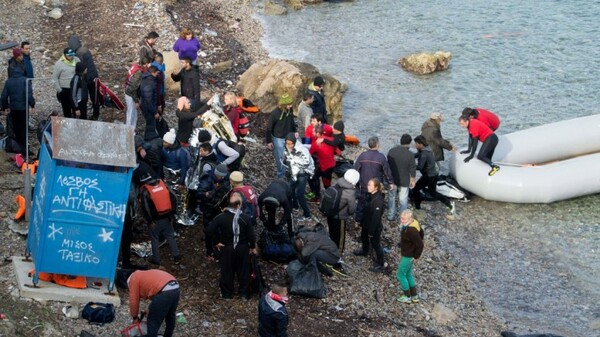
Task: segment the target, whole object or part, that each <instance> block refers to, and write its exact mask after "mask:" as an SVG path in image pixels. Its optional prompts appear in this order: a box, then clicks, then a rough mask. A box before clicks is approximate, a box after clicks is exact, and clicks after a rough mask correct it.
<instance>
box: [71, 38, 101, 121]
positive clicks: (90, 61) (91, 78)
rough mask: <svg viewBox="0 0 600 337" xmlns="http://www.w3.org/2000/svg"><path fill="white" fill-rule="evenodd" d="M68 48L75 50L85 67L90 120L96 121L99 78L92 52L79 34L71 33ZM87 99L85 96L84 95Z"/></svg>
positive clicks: (98, 102) (98, 101)
mask: <svg viewBox="0 0 600 337" xmlns="http://www.w3.org/2000/svg"><path fill="white" fill-rule="evenodd" d="M68 44H69V48H71V49H73V50H74V51H75V54H76V55H77V57H78V58H79V59H80V60H81V62H82V63H83V65H84V66H85V69H86V74H85V82H86V84H87V89H88V90H87V92H88V94H89V99H90V100H91V101H92V120H95V121H97V120H98V118H99V117H100V97H99V95H100V93H99V92H98V85H97V83H96V81H97V80H98V78H99V75H98V69H97V68H96V64H95V63H94V57H93V56H92V52H90V50H89V49H88V48H87V47H85V46H83V45H82V44H81V40H79V36H77V35H71V37H69V40H68ZM86 101H87V97H86Z"/></svg>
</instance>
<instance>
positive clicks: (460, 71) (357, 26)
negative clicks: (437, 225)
mask: <svg viewBox="0 0 600 337" xmlns="http://www.w3.org/2000/svg"><path fill="white" fill-rule="evenodd" d="M261 20H262V21H263V23H264V25H265V30H266V34H265V37H264V39H263V44H264V46H265V47H266V48H267V49H268V51H269V53H270V55H271V56H272V57H277V58H284V59H293V60H298V61H303V62H307V63H311V64H313V65H315V66H317V68H319V69H320V71H321V72H324V73H328V74H331V75H333V76H335V77H336V78H337V79H339V80H340V81H342V82H344V83H346V84H347V85H348V89H349V90H348V92H347V93H346V94H345V96H344V104H343V108H344V111H343V113H344V121H345V124H346V133H347V134H355V135H357V136H358V137H359V138H360V140H361V141H362V142H363V143H364V142H365V141H366V139H367V138H368V137H370V136H372V135H377V136H379V138H380V140H381V146H382V150H383V151H384V152H387V150H388V149H389V148H390V147H392V146H393V145H395V144H396V143H397V142H398V141H399V139H400V135H402V134H403V133H409V134H411V135H412V136H413V137H414V136H416V135H418V134H419V133H420V128H421V125H422V124H423V122H424V121H425V120H426V119H427V118H428V117H429V115H430V114H431V113H432V112H434V111H439V112H441V113H442V114H443V115H444V118H445V119H444V122H443V123H442V133H443V135H444V137H445V138H447V139H449V140H450V141H452V142H453V143H455V144H457V145H459V146H464V145H466V139H467V136H466V132H465V130H464V129H461V128H460V127H459V126H458V122H457V119H458V117H459V116H460V113H461V111H462V109H463V108H464V107H483V108H486V109H488V110H491V111H493V112H496V113H497V114H498V115H499V116H500V118H501V120H502V125H501V127H500V129H499V130H498V134H504V133H509V132H513V131H516V130H522V129H525V128H528V127H531V126H536V125H540V124H545V123H549V122H555V121H559V120H564V119H570V118H575V117H580V116H586V115H591V114H597V113H600V103H599V102H600V94H599V92H600V57H599V54H600V38H599V36H600V24H598V22H600V2H598V1H518V0H504V1H453V0H450V1H439V0H436V1H392V0H378V1H367V0H365V1H353V2H340V3H323V4H320V5H314V6H307V7H306V8H305V9H304V10H301V11H292V10H290V12H289V14H288V15H287V16H281V17H276V16H270V17H261ZM438 50H442V51H449V52H451V53H452V60H451V62H450V68H449V69H448V70H447V71H442V72H438V73H434V74H430V75H416V74H412V73H409V72H407V71H405V70H403V69H402V68H401V67H400V66H399V65H398V64H397V61H398V59H399V58H401V57H403V56H406V55H408V54H411V53H417V52H422V51H427V52H434V51H438ZM573 136H576V135H573ZM599 169H600V167H590V171H594V170H599ZM484 204H485V205H484V206H479V207H482V208H483V209H485V208H488V209H494V210H495V212H490V213H491V214H493V213H498V214H494V215H497V216H498V217H500V218H499V222H498V223H499V224H502V223H510V225H511V227H510V228H507V226H506V225H504V226H502V225H493V224H490V225H489V226H487V227H485V226H486V225H485V224H482V225H481V226H483V227H485V228H486V230H481V231H472V233H471V234H472V237H471V239H472V240H473V242H472V244H469V245H465V244H464V242H461V241H462V240H463V239H464V234H465V233H466V232H465V231H466V229H465V230H463V231H462V232H461V230H455V231H448V233H447V235H446V237H444V238H443V240H444V242H446V243H447V245H448V247H449V249H451V248H452V247H460V248H456V249H455V251H456V252H457V253H460V254H457V255H462V254H469V256H481V257H480V258H474V259H473V258H471V259H466V258H462V259H461V257H457V259H459V260H461V261H462V262H464V263H467V264H468V265H469V266H470V267H471V269H472V270H473V271H474V273H475V275H476V277H474V279H473V282H474V287H475V288H476V289H477V291H479V292H480V294H481V295H482V297H483V298H484V299H485V300H486V301H487V302H488V303H490V306H491V307H492V309H494V310H495V311H496V312H497V313H499V314H500V315H501V316H502V317H504V318H505V319H506V321H507V322H510V323H509V324H510V325H512V326H514V327H515V328H517V329H518V330H519V329H520V330H521V331H525V332H526V331H527V329H533V330H536V331H555V332H561V333H565V334H568V335H572V336H584V335H585V336H589V335H600V330H598V329H597V328H596V329H595V328H594V327H595V326H596V324H599V320H600V307H599V305H598V303H599V302H600V290H599V289H600V281H599V280H600V263H599V262H598V260H599V257H600V254H599V253H598V252H599V249H600V225H599V223H600V215H599V214H600V208H599V207H600V196H589V197H584V198H579V199H576V200H571V201H566V202H559V203H555V204H552V205H516V204H502V203H487V202H485V203H484ZM464 207H465V208H467V207H469V206H468V205H465V206H464ZM473 207H478V206H475V205H474V206H473ZM507 208H508V211H507V212H505V213H504V212H501V210H506V209H507ZM484 219H486V221H489V217H484ZM513 225H514V226H513ZM507 233H509V234H510V235H508V234H507ZM498 237H503V238H505V240H507V241H508V244H509V246H510V247H514V249H516V250H517V251H516V252H515V253H514V254H513V255H503V252H502V251H497V249H498V248H499V245H498V244H497V241H498V240H497V238H498ZM461 243H463V244H461ZM511 243H512V245H510V244H511ZM482 247H483V248H482ZM483 251H485V253H483V254H482V252H483ZM540 252H547V254H543V255H540ZM540 256H541V258H540ZM509 257H512V258H517V259H526V260H527V263H526V264H518V263H517V264H514V263H500V262H498V261H500V260H502V258H509ZM532 265H533V266H545V267H543V268H542V267H539V268H533V267H532ZM551 266H555V268H552V267H551ZM536 273H537V274H536ZM490 275H492V276H490ZM502 275H511V276H510V277H502ZM565 278H566V279H568V282H566V281H565ZM516 280H521V281H520V282H519V281H516ZM530 280H535V282H533V281H530ZM491 281H493V282H494V286H493V288H494V289H493V290H492V289H491V287H490V284H489V283H490V282H491ZM565 288H574V289H575V290H569V289H567V290H565ZM523 303H529V305H524V304H523Z"/></svg>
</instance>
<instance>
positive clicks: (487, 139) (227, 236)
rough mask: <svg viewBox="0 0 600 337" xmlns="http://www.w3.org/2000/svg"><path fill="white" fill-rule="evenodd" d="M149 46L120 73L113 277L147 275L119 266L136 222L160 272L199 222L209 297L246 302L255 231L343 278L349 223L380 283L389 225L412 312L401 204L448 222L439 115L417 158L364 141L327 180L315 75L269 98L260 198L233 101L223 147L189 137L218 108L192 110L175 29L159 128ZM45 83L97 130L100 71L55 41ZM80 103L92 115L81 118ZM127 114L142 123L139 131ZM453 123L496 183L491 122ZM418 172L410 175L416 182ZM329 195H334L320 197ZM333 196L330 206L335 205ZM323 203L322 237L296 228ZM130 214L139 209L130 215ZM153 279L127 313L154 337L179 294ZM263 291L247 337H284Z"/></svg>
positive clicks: (486, 117) (160, 71)
mask: <svg viewBox="0 0 600 337" xmlns="http://www.w3.org/2000/svg"><path fill="white" fill-rule="evenodd" d="M157 39H159V35H158V34H157V33H156V32H150V33H148V34H147V35H146V36H145V37H144V38H143V39H142V41H140V43H139V59H138V61H137V62H135V63H134V64H132V65H131V67H130V68H129V71H128V73H127V76H126V82H125V88H124V89H125V90H124V94H125V101H126V105H127V108H126V118H125V124H126V125H129V126H131V127H132V128H133V129H134V130H135V131H136V135H135V144H134V145H135V153H136V159H137V163H138V166H137V168H136V169H135V170H134V173H133V178H132V186H131V193H130V198H129V202H128V207H127V213H126V215H125V223H124V232H123V235H122V240H121V267H122V268H124V269H132V270H135V269H146V267H144V266H139V265H136V264H134V263H132V261H131V242H132V239H133V232H132V228H133V225H134V221H135V220H136V219H140V218H142V219H144V222H145V223H147V228H148V234H149V236H150V238H151V246H152V253H151V256H150V258H149V259H148V261H147V262H148V263H149V264H150V265H151V266H150V267H151V268H155V269H156V268H159V266H161V265H163V266H164V265H165V261H166V259H164V258H161V254H160V249H159V245H160V241H161V240H163V239H164V240H166V242H167V243H168V248H169V251H170V255H171V261H172V263H173V264H175V265H177V264H180V263H182V261H183V260H184V258H185V257H184V256H183V255H182V254H181V253H180V251H179V249H178V246H177V242H176V234H175V233H176V229H177V228H179V227H181V226H191V225H195V224H197V223H200V222H201V223H202V224H203V228H204V233H205V241H204V242H205V254H206V258H207V259H209V260H211V261H217V262H218V263H219V266H220V278H219V288H220V291H221V294H220V295H221V297H222V298H223V299H231V298H233V297H234V296H235V294H236V291H235V288H236V287H235V282H234V280H235V279H236V278H237V281H238V282H237V283H238V286H237V289H238V290H237V293H238V294H239V296H240V297H241V298H242V299H244V300H248V299H249V298H250V295H251V289H250V284H249V283H250V267H251V266H250V259H249V256H250V255H256V254H258V252H257V241H258V240H257V238H258V235H257V231H258V228H261V227H262V228H264V230H265V231H268V232H277V231H285V232H286V234H287V237H288V238H289V241H290V243H292V244H293V247H294V248H295V249H296V252H297V254H298V257H299V259H300V260H301V261H308V260H310V259H315V260H316V261H317V262H318V263H319V264H322V266H323V267H324V269H325V270H330V271H332V272H335V273H338V274H340V275H347V274H348V272H347V268H345V263H344V260H343V257H344V252H345V250H344V248H345V240H346V239H345V238H346V232H347V229H348V222H349V221H352V220H354V221H355V222H356V223H357V224H359V225H360V227H361V231H360V241H361V249H359V250H356V251H354V252H353V253H354V255H356V256H368V255H369V254H370V253H371V251H373V252H374V253H375V256H376V262H375V264H374V265H373V266H372V267H371V268H370V270H371V271H372V272H376V273H381V272H385V271H386V270H387V268H388V263H387V262H386V261H385V255H384V249H383V247H382V244H381V239H382V232H383V226H384V222H383V217H384V216H385V217H386V219H387V220H388V221H390V222H398V223H400V224H401V239H400V243H401V259H400V261H398V267H397V274H396V277H397V280H398V283H399V288H400V296H399V297H398V301H400V302H403V303H416V302H418V301H419V296H418V292H417V288H416V283H415V280H414V277H413V273H412V266H413V261H414V259H418V258H419V257H420V255H421V254H422V251H423V230H422V228H421V225H420V224H419V222H418V221H417V220H416V219H415V218H414V216H413V212H412V211H411V210H410V209H409V198H410V199H412V201H413V204H414V209H420V208H421V203H422V202H423V201H424V198H423V195H422V191H427V194H428V195H429V196H431V197H432V198H433V199H436V200H439V201H440V202H442V203H443V204H444V205H445V206H446V208H447V210H448V214H449V215H453V214H454V212H455V205H454V202H453V201H451V200H450V199H448V198H447V197H445V196H443V195H441V194H439V193H437V192H436V183H437V181H438V177H439V174H440V169H441V168H442V166H443V165H442V163H443V161H444V150H449V151H456V147H455V146H454V145H453V144H451V143H450V142H449V141H447V140H445V139H444V138H443V137H442V134H441V130H440V127H441V122H442V120H443V116H442V115H441V114H440V113H438V112H435V113H433V114H431V116H430V118H429V119H427V120H426V121H425V123H424V124H423V126H422V129H421V134H420V135H417V136H416V137H415V138H414V144H415V148H416V152H413V151H411V149H410V147H411V144H412V142H413V138H412V137H411V136H410V135H408V134H404V135H402V136H401V138H400V144H398V145H397V146H394V147H393V148H392V149H390V150H389V152H388V154H387V156H386V155H385V154H383V153H382V152H381V151H380V149H379V139H378V138H377V137H375V136H373V137H370V138H369V139H368V142H367V145H368V149H367V150H366V151H364V152H362V153H361V154H360V155H359V156H358V158H357V159H356V160H355V161H354V166H353V167H352V168H346V169H344V170H338V166H337V163H338V160H337V159H339V158H341V156H343V152H344V151H345V149H346V146H345V137H346V136H345V134H344V128H345V126H344V123H343V122H342V121H336V122H335V123H333V124H329V123H328V121H327V118H328V117H330V115H329V114H328V112H327V106H326V100H325V96H324V87H325V85H326V82H325V80H324V78H323V77H322V76H316V77H315V78H314V79H313V80H312V82H311V83H310V84H309V86H308V88H307V90H306V92H305V93H304V94H303V95H302V97H299V98H300V99H301V101H300V102H299V104H298V105H297V106H296V104H295V98H293V97H291V96H290V95H289V94H284V95H282V96H280V97H279V98H278V104H277V108H276V109H274V110H273V111H272V112H271V113H270V118H269V121H268V124H267V127H266V130H255V131H256V132H257V133H259V132H264V136H265V141H266V148H267V149H269V150H271V151H272V152H273V158H274V160H275V163H274V167H273V169H274V170H273V174H272V178H273V180H272V181H271V182H270V183H269V184H268V186H267V187H266V188H265V190H264V191H257V190H256V189H255V188H254V187H252V186H250V185H248V184H246V183H245V181H247V180H248V179H246V178H247V177H246V175H248V174H250V171H248V170H247V169H246V168H245V167H244V165H243V159H244V155H245V153H246V149H245V147H244V144H243V143H244V136H245V135H247V132H248V131H247V128H248V126H247V125H246V124H245V123H242V122H240V120H241V118H242V117H243V109H242V107H241V106H240V103H239V102H240V100H239V98H238V96H237V95H236V94H235V93H233V92H227V93H225V94H224V96H223V102H224V105H223V107H222V113H223V114H224V115H225V116H227V118H228V120H229V123H230V125H229V126H230V127H231V129H232V130H233V133H234V136H233V137H232V139H228V138H227V137H223V136H222V135H221V136H220V135H219V134H217V133H215V132H211V131H210V130H208V129H204V128H202V127H201V126H202V123H200V122H199V119H200V118H201V117H202V115H203V114H205V113H206V112H207V111H208V110H210V109H213V108H214V107H215V106H217V105H216V104H215V103H216V102H215V98H210V99H209V100H202V99H201V96H200V76H201V75H200V70H199V67H198V65H197V64H196V63H197V53H198V51H199V50H200V48H201V46H200V43H199V42H198V40H197V39H196V38H195V37H194V34H193V32H192V31H191V30H190V29H184V30H182V32H181V35H180V38H179V39H178V40H177V41H176V42H175V44H174V46H173V50H174V51H176V52H178V55H179V59H180V68H178V69H172V73H171V78H172V79H173V80H174V81H177V82H180V92H179V95H178V96H177V97H176V98H169V99H172V100H174V101H176V110H175V113H174V115H175V116H176V118H177V125H176V128H171V127H170V126H169V125H168V123H167V121H166V120H165V118H164V114H165V113H167V111H165V102H166V100H167V97H166V96H167V95H166V91H165V76H166V72H165V71H166V69H165V68H166V67H165V65H164V63H163V56H162V54H160V53H159V52H157V51H156V49H155V45H156V42H157ZM12 54H13V57H12V58H11V59H10V61H9V66H8V74H9V78H8V80H7V82H6V83H5V86H4V90H3V92H2V100H1V104H2V105H1V111H2V112H3V113H5V114H9V119H8V120H9V124H11V127H10V129H11V130H12V131H13V132H12V135H13V137H14V139H15V140H16V142H17V143H18V144H19V145H20V146H21V147H22V151H25V148H26V147H25V139H24V137H25V132H24V131H25V128H27V120H26V118H25V117H24V116H26V115H25V110H26V109H27V106H26V102H27V104H28V105H29V108H30V111H32V110H33V109H34V107H35V100H34V98H33V95H32V91H31V86H27V83H26V82H27V79H30V78H33V76H34V75H33V67H32V65H31V59H30V57H29V55H30V45H29V43H28V42H23V43H22V44H21V47H20V48H16V49H14V50H13V53H12ZM52 78H53V83H54V87H55V89H56V97H57V99H58V101H59V102H60V105H61V107H62V112H63V116H64V117H66V118H78V119H91V120H98V119H99V116H100V115H99V113H100V110H99V109H100V105H101V103H102V102H101V97H100V95H99V91H98V84H97V83H98V81H99V74H98V71H97V69H96V66H95V64H94V61H93V57H92V54H91V52H90V51H89V50H88V49H87V48H86V47H84V46H83V45H82V43H81V41H80V40H79V38H78V37H77V36H71V37H70V38H69V39H68V47H66V48H65V49H64V50H63V53H62V56H61V57H60V59H59V60H58V61H56V63H55V65H54V70H53V76H52ZM27 88H28V90H26V89H27ZM90 103H91V104H90ZM88 105H91V112H92V113H91V115H90V116H88ZM294 107H297V109H295V108H294ZM294 110H297V113H294ZM6 111H9V112H6ZM138 115H141V116H142V118H143V119H144V123H143V126H141V127H138V122H137V119H138ZM459 123H460V125H461V126H462V127H464V128H466V129H467V130H468V134H469V148H468V150H467V151H465V153H468V154H469V156H468V157H466V158H465V159H464V160H465V162H468V161H469V160H471V159H472V158H474V155H475V152H476V149H477V145H478V142H479V141H481V142H482V143H483V145H482V147H481V149H480V151H479V153H478V156H477V158H478V159H479V160H481V161H483V162H485V163H487V164H488V165H490V167H491V171H490V172H489V175H490V176H491V175H493V174H495V173H496V172H497V171H498V170H499V169H500V168H499V166H497V165H495V164H494V163H493V162H492V161H491V158H492V155H493V153H494V149H495V146H496V145H497V143H498V137H497V136H496V135H495V134H494V131H495V130H496V129H497V128H498V126H499V123H500V122H499V119H498V117H497V116H496V115H495V114H493V113H491V112H490V111H487V110H485V109H481V108H466V109H465V110H464V111H463V113H462V115H461V117H460V119H459ZM266 165H267V164H265V166H266ZM265 169H267V170H268V167H265ZM417 170H418V171H420V173H421V177H420V178H419V179H417V175H416V171H417ZM331 189H333V190H335V191H336V192H334V193H333V194H332V193H328V191H330V190H331ZM386 190H387V193H384V191H386ZM259 192H260V193H259ZM336 193H337V194H339V197H335V195H337V194H336ZM331 195H334V197H333V198H337V199H335V203H334V205H335V206H334V207H335V210H334V212H330V213H328V214H326V221H327V227H328V230H327V233H328V234H326V235H323V234H321V233H316V232H312V231H299V230H298V229H299V228H298V227H299V226H298V224H300V223H305V224H307V225H310V224H314V223H316V222H318V217H317V216H315V214H313V211H311V207H309V204H310V203H314V204H317V205H318V204H321V201H322V200H323V201H324V200H325V198H330V197H331ZM386 199H387V200H386ZM137 209H140V210H141V212H139V216H138V211H136V210H137ZM313 209H315V208H314V207H313ZM259 220H260V222H259ZM155 269H152V270H144V271H142V270H138V271H136V272H134V273H133V274H132V275H131V276H130V278H129V280H128V285H129V289H130V311H131V316H132V318H134V319H139V312H138V311H139V310H138V309H139V301H140V299H149V298H150V299H152V304H151V305H150V310H151V314H150V316H148V327H149V331H148V336H155V335H156V331H157V330H158V327H160V325H161V323H162V322H163V321H165V322H166V326H167V330H166V331H165V334H164V336H171V335H172V333H173V329H174V327H175V324H174V322H175V312H176V307H177V303H178V301H179V295H180V289H179V284H178V282H177V280H176V279H175V278H174V277H173V276H172V275H170V274H168V273H166V272H164V271H158V270H155ZM271 288H272V290H271V291H270V292H268V293H267V294H266V295H263V296H262V297H261V299H260V302H259V323H260V327H259V334H260V335H261V336H286V335H287V334H286V331H287V323H288V318H287V310H286V309H285V304H286V303H287V289H286V288H285V287H284V286H283V285H278V284H274V285H272V286H271Z"/></svg>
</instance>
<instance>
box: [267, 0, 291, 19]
mask: <svg viewBox="0 0 600 337" xmlns="http://www.w3.org/2000/svg"><path fill="white" fill-rule="evenodd" d="M264 12H265V15H286V14H287V13H288V10H287V8H285V7H283V6H281V5H278V4H276V3H273V2H271V1H268V0H267V1H265V9H264Z"/></svg>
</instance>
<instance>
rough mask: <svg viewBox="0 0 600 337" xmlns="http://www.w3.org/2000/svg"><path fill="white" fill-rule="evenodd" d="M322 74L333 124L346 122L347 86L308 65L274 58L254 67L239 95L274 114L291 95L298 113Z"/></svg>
mask: <svg viewBox="0 0 600 337" xmlns="http://www.w3.org/2000/svg"><path fill="white" fill-rule="evenodd" d="M318 75H321V76H323V78H324V79H325V88H324V92H325V104H326V105H327V111H328V112H329V117H328V120H329V121H330V122H333V121H337V120H341V119H342V96H343V95H344V92H346V90H347V87H346V85H345V84H343V83H341V82H340V81H338V80H337V79H336V78H335V77H333V76H331V75H328V74H321V73H320V72H319V70H318V69H317V68H316V67H315V66H313V65H311V64H308V63H302V62H296V61H287V60H277V59H271V60H268V61H263V62H258V63H255V64H253V65H252V66H251V67H250V68H248V70H246V72H244V73H243V74H242V76H241V77H240V81H239V82H238V84H237V89H238V92H239V93H240V94H241V95H243V96H244V97H247V98H249V99H250V100H251V101H252V102H254V103H255V104H257V105H258V106H259V107H260V109H261V111H263V112H268V113H270V112H271V111H273V109H275V108H276V107H277V101H278V98H279V97H281V95H283V94H289V95H290V96H291V97H292V99H293V100H294V111H296V110H297V107H298V104H299V103H300V101H302V95H303V94H304V93H305V92H306V90H307V88H308V85H309V84H311V83H312V81H313V79H314V78H315V77H316V76H318Z"/></svg>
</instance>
